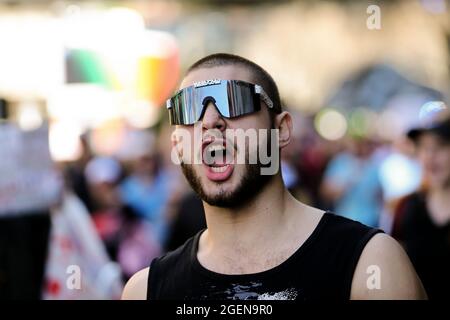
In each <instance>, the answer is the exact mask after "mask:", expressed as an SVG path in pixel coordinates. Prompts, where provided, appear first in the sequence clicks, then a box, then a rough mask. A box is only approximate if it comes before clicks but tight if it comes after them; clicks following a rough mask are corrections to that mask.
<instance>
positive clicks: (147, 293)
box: [123, 54, 426, 301]
mask: <svg viewBox="0 0 450 320" xmlns="http://www.w3.org/2000/svg"><path fill="white" fill-rule="evenodd" d="M167 108H168V111H169V115H170V122H171V124H172V125H174V126H175V130H174V134H173V136H172V143H173V146H174V153H175V154H176V157H175V158H176V159H178V161H179V163H180V165H181V168H182V170H183V173H184V175H185V176H186V178H187V180H188V181H189V183H190V185H191V187H192V188H193V189H194V191H195V192H197V193H198V195H199V196H200V197H201V199H202V200H203V205H204V209H205V215H206V222H207V228H206V229H205V230H202V231H201V232H199V233H198V234H197V235H195V236H194V237H192V238H191V239H189V240H188V241H187V242H186V243H185V244H184V245H182V246H181V247H179V248H178V249H176V250H175V251H172V252H169V253H167V254H165V255H164V256H162V257H159V258H157V259H155V260H153V262H152V263H151V265H150V267H149V268H146V269H144V270H141V271H139V272H138V273H136V274H135V275H134V276H133V277H132V278H131V279H130V280H129V281H128V283H127V285H126V287H125V289H124V292H123V298H124V299H190V300H192V299H215V300H221V299H287V300H293V299H296V300H302V301H310V300H348V299H423V298H426V293H425V292H424V290H423V287H422V284H421V282H420V280H419V278H418V277H417V275H416V272H415V270H414V268H413V267H412V265H411V263H410V261H409V259H408V257H407V255H406V254H405V252H404V251H403V249H402V248H401V246H400V245H399V244H398V243H397V242H396V241H395V240H393V239H392V238H391V237H389V236H388V235H386V234H384V233H382V232H381V231H380V230H376V229H371V228H369V227H367V226H365V225H363V224H361V223H358V222H355V221H352V220H349V219H346V218H343V217H340V216H337V215H334V214H332V213H330V212H323V211H321V210H319V209H315V208H312V207H309V206H307V205H305V204H303V203H301V202H299V201H297V200H296V199H295V198H294V197H293V196H292V195H291V194H290V193H289V192H288V191H287V190H286V188H285V187H284V185H283V180H282V177H281V172H280V170H279V168H280V164H279V162H278V159H279V157H278V156H279V152H280V150H281V149H282V148H284V147H285V146H287V145H288V144H289V141H290V138H291V134H292V118H291V115H290V114H289V113H288V112H286V111H283V110H282V108H281V103H280V97H279V93H278V89H277V86H276V84H275V82H274V80H273V79H272V77H271V76H270V75H269V74H268V73H267V72H266V71H265V70H264V69H262V68H261V67H260V66H258V65H257V64H255V63H253V62H251V61H249V60H247V59H244V58H242V57H239V56H234V55H230V54H214V55H210V56H207V57H205V58H203V59H201V60H199V61H198V62H196V63H195V64H194V65H192V66H191V67H190V68H189V70H188V72H187V74H186V76H185V77H184V79H183V81H182V83H181V89H180V91H178V92H177V93H176V94H175V95H174V96H173V97H172V98H171V99H169V100H168V102H167ZM242 137H244V139H242ZM273 168H275V170H273Z"/></svg>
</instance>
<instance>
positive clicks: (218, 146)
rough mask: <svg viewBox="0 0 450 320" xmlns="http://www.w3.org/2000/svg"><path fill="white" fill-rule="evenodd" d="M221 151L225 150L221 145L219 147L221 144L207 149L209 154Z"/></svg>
mask: <svg viewBox="0 0 450 320" xmlns="http://www.w3.org/2000/svg"><path fill="white" fill-rule="evenodd" d="M223 150H225V147H224V146H223V145H221V144H214V145H212V146H210V147H209V148H208V151H209V152H212V151H223Z"/></svg>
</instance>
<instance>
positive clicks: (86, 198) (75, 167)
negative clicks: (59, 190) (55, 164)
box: [64, 133, 94, 213]
mask: <svg viewBox="0 0 450 320" xmlns="http://www.w3.org/2000/svg"><path fill="white" fill-rule="evenodd" d="M88 136H89V134H88V133H84V134H83V135H81V137H80V145H81V156H80V157H79V159H77V160H76V161H74V162H72V163H70V164H68V165H67V166H66V167H65V169H64V171H65V175H66V176H67V182H68V183H69V184H70V188H71V189H72V190H73V191H74V192H75V194H76V195H77V197H78V198H79V199H80V200H81V201H83V203H84V205H85V206H86V208H87V209H88V212H89V213H91V212H92V211H93V210H94V207H93V203H92V199H91V193H90V192H89V188H88V183H87V181H86V175H85V174H84V170H85V168H86V165H87V164H88V162H89V161H90V160H91V159H92V158H93V154H92V150H91V148H90V146H89V141H88Z"/></svg>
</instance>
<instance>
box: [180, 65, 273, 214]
mask: <svg viewBox="0 0 450 320" xmlns="http://www.w3.org/2000/svg"><path fill="white" fill-rule="evenodd" d="M208 79H222V80H242V81H246V82H252V83H253V82H254V81H253V80H252V77H251V76H250V74H249V72H248V71H247V70H246V69H244V68H242V67H240V66H220V67H213V68H202V69H197V70H194V71H192V72H191V73H189V74H188V75H187V76H186V77H185V78H184V80H183V82H182V83H181V86H180V87H181V88H185V87H189V86H191V85H193V84H194V83H195V82H199V81H202V80H208ZM271 124H272V122H271V118H270V115H269V112H268V110H267V106H265V105H264V104H263V103H262V102H261V110H260V111H258V112H255V113H251V114H248V115H244V116H241V117H237V118H233V119H227V118H225V117H222V116H221V114H220V113H219V112H218V110H217V109H216V108H215V106H214V104H213V103H212V102H210V103H209V104H208V105H207V107H206V109H205V111H204V114H203V117H202V118H201V119H200V121H199V123H197V124H196V126H197V127H196V130H197V132H198V134H199V135H200V137H198V138H197V139H194V135H195V132H194V131H195V130H194V125H192V126H177V127H176V129H175V132H176V131H177V130H179V129H183V130H188V131H189V132H190V135H189V136H190V137H191V141H190V143H189V144H188V145H189V146H194V143H199V144H200V147H198V148H191V150H190V152H191V154H192V155H195V156H198V153H199V152H200V153H202V160H203V161H202V162H201V163H195V162H194V161H193V159H191V161H182V163H181V166H182V170H183V173H184V175H185V176H186V178H187V180H188V181H189V183H190V185H191V187H192V188H193V189H194V191H196V192H197V193H198V194H199V196H200V197H201V198H202V199H203V200H204V201H205V202H206V203H208V204H210V205H213V206H219V207H238V206H240V205H242V204H243V203H246V202H247V201H248V200H250V199H251V198H253V197H254V196H255V195H257V194H258V193H259V191H261V190H262V188H263V186H264V185H265V184H267V182H268V181H270V180H271V179H272V176H271V175H261V172H260V168H261V165H260V163H259V161H257V163H256V164H249V161H248V160H249V158H252V157H253V156H254V155H257V154H258V151H259V148H260V147H261V146H263V147H268V144H269V143H270V139H269V136H270V128H271ZM230 129H231V130H236V129H242V130H244V131H247V130H248V129H251V130H255V131H256V132H260V131H259V130H260V129H265V130H267V135H263V138H262V139H259V138H258V141H257V143H250V144H249V143H245V144H244V145H242V144H236V143H235V142H236V141H230V140H229V139H227V136H226V130H230ZM182 145H183V146H182V147H181V149H179V150H180V153H181V154H183V153H184V151H186V150H183V149H185V148H186V145H184V144H182ZM178 148H180V146H178ZM223 148H225V150H226V152H223ZM268 148H269V150H270V146H269V147H268ZM214 150H217V152H221V153H220V154H223V155H224V157H223V158H222V157H221V156H219V157H217V156H216V153H215V152H216V151H214ZM227 152H228V155H227ZM277 152H278V149H277ZM240 153H244V154H245V159H246V161H245V163H241V162H239V163H237V162H238V161H236V160H237V157H238V154H240ZM208 155H214V161H213V162H212V163H211V162H209V161H208V160H207V159H205V156H206V157H207V156H208ZM225 155H227V156H225ZM230 155H232V156H230ZM257 159H258V158H257ZM205 160H206V161H205ZM188 162H189V163H188ZM206 162H207V163H206Z"/></svg>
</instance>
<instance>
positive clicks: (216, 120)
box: [201, 102, 226, 131]
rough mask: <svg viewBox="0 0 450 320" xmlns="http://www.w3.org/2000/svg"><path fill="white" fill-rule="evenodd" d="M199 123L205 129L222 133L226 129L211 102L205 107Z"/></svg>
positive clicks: (223, 121)
mask: <svg viewBox="0 0 450 320" xmlns="http://www.w3.org/2000/svg"><path fill="white" fill-rule="evenodd" d="M201 121H202V126H203V128H205V129H219V130H220V131H223V130H225V127H226V123H225V120H224V119H223V117H222V115H221V114H220V113H219V111H218V110H217V108H216V106H215V105H214V103H212V102H209V103H208V104H207V105H206V109H205V112H204V113H203V118H202V119H201Z"/></svg>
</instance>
